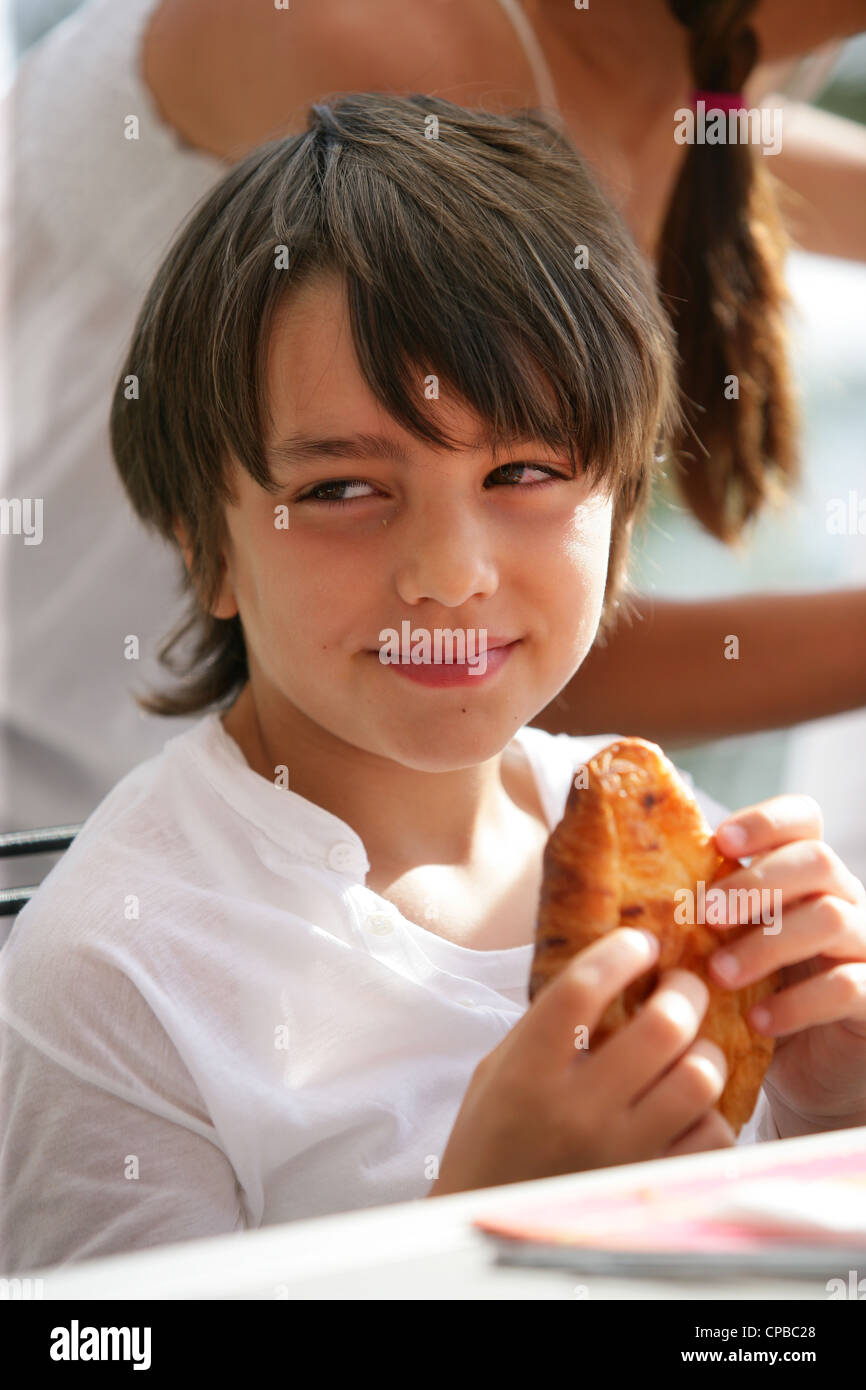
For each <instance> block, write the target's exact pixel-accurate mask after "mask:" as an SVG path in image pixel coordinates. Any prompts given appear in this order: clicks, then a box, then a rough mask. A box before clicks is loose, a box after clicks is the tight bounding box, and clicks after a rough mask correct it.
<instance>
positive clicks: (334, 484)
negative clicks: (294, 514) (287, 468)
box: [298, 478, 372, 504]
mask: <svg viewBox="0 0 866 1390" xmlns="http://www.w3.org/2000/svg"><path fill="white" fill-rule="evenodd" d="M365 487H366V488H370V487H371V485H370V483H365V482H362V481H361V479H360V478H332V479H330V481H329V482H327V483H317V484H316V486H315V487H311V488H310V490H309V492H305V493H304V495H303V497H299V498H298V501H299V502H306V501H313V502H334V503H338V504H339V503H340V502H352V501H353V500H354V498H355V497H357V496H359V494H358V493H357V492H353V493H352V495H351V496H350V497H341V496H337V495H336V494H338V493H340V492H342V490H343V489H344V488H352V489H355V488H365ZM371 491H372V488H371Z"/></svg>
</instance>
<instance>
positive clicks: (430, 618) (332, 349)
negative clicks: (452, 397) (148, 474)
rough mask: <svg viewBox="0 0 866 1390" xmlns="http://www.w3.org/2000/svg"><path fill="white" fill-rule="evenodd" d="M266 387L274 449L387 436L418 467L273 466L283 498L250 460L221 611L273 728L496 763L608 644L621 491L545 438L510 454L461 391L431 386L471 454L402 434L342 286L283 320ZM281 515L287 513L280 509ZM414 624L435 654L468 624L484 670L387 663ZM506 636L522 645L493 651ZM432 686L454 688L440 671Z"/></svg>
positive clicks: (282, 314)
mask: <svg viewBox="0 0 866 1390" xmlns="http://www.w3.org/2000/svg"><path fill="white" fill-rule="evenodd" d="M268 391H269V401H270V409H271V414H272V417H273V421H274V426H273V430H272V432H271V434H270V435H269V436H268V438H267V441H266V442H267V444H268V446H269V447H273V445H275V444H276V443H277V442H279V441H283V440H286V439H288V437H289V436H299V435H304V436H313V437H316V438H325V437H327V438H331V437H334V436H339V437H340V438H345V437H347V436H352V435H357V434H361V433H364V434H367V435H381V436H385V437H387V439H389V440H391V441H393V442H394V444H395V445H397V446H399V447H400V448H402V449H403V450H405V453H406V456H407V457H406V460H405V461H400V460H397V459H393V458H388V457H382V456H378V455H375V454H374V453H373V452H371V451H370V450H369V448H368V449H366V450H365V452H364V453H363V454H362V455H361V456H359V457H355V458H348V457H346V456H345V454H344V456H343V457H331V456H328V455H320V456H317V457H313V458H308V459H306V460H305V461H303V462H301V463H295V464H292V465H287V464H285V463H282V464H280V463H277V462H276V461H274V460H273V459H272V461H271V467H272V473H273V476H274V477H275V479H277V480H278V481H279V483H280V486H281V491H280V492H279V493H277V494H273V495H272V494H270V493H268V492H265V491H264V490H263V489H262V488H260V487H259V486H258V484H256V483H255V482H254V481H253V479H252V478H250V476H249V474H248V473H247V472H246V470H245V469H243V468H241V467H240V466H238V465H235V467H234V470H233V472H232V475H231V484H232V488H233V490H234V493H235V497H236V499H237V503H236V505H233V506H229V507H228V508H227V510H226V523H227V530H228V545H227V549H226V551H225V556H224V558H225V566H226V567H225V575H224V580H223V586H222V591H221V593H220V596H219V600H218V603H217V605H216V606H215V607H214V609H213V610H212V611H213V612H214V613H215V615H216V616H218V617H222V618H228V617H231V616H233V615H234V614H235V613H236V612H239V613H240V617H241V621H242V624H243V629H244V636H245V640H246V644H247V652H248V655H249V666H250V679H251V683H252V693H253V696H254V698H255V701H256V706H257V709H258V710H259V717H260V719H261V718H262V717H263V716H264V717H265V718H266V719H267V721H268V722H269V723H270V724H271V725H272V728H271V730H270V732H271V736H272V737H279V733H280V730H281V729H283V730H284V731H286V732H288V731H289V730H290V729H292V728H297V727H298V715H300V716H301V717H302V718H301V723H303V722H304V720H308V721H311V722H312V724H314V725H316V726H318V728H319V729H320V730H324V731H326V732H327V734H329V735H331V736H332V737H334V738H337V739H339V740H342V741H343V742H345V743H348V744H350V745H352V746H354V747H355V748H360V749H364V750H365V751H366V752H368V753H371V754H374V755H377V756H380V757H384V758H388V759H393V760H395V761H397V762H398V763H400V764H402V765H404V766H406V767H411V768H415V769H419V770H427V771H445V770H450V769H456V768H460V767H467V766H470V765H473V764H475V763H479V762H482V761H484V760H486V759H488V758H491V757H493V756H495V755H496V754H497V753H499V752H500V751H501V750H502V749H503V748H504V747H505V746H506V745H507V744H508V742H509V741H510V740H511V738H512V737H513V735H514V733H515V732H516V730H517V729H519V728H520V727H521V726H522V725H523V724H525V723H526V722H527V721H528V720H530V719H532V718H533V717H534V716H535V715H536V714H537V713H538V712H539V711H540V710H541V709H543V708H544V707H545V706H546V705H547V704H548V703H549V702H550V701H551V700H552V699H553V697H554V696H555V695H556V694H557V693H558V692H559V691H560V690H561V689H562V687H563V686H564V685H565V684H566V683H567V682H568V680H569V679H570V678H571V676H572V675H573V674H574V672H575V671H576V670H577V668H578V667H579V666H580V664H581V662H582V661H583V659H584V657H585V656H586V654H587V652H588V651H589V648H590V646H591V645H592V641H593V638H594V636H595V632H596V628H597V625H598V621H599V617H600V614H601V608H602V600H603V595H604V586H605V579H606V575H607V562H608V547H609V542H610V527H611V502H610V500H609V498H607V497H604V496H602V495H601V494H600V493H598V492H596V493H593V492H592V491H591V490H590V488H589V487H588V485H587V484H586V483H585V482H584V481H583V480H582V479H581V478H580V477H579V476H578V477H577V478H574V479H572V478H570V477H569V476H568V474H569V462H568V459H567V458H562V457H559V456H558V455H557V452H556V451H555V450H553V449H551V448H549V447H548V446H546V445H544V444H542V443H529V442H526V443H523V444H521V445H520V446H514V447H512V448H510V449H509V450H508V451H507V452H502V453H501V454H500V456H499V457H498V458H497V459H494V458H493V457H492V456H491V453H490V450H489V448H488V447H487V446H480V438H478V437H476V436H477V435H478V433H479V431H480V427H479V422H478V421H477V419H475V418H473V417H472V416H471V415H469V414H468V413H467V412H466V411H465V410H462V409H460V408H458V406H457V405H456V403H455V404H454V405H449V402H448V400H447V391H446V392H443V393H442V397H441V398H440V399H439V400H426V399H425V382H424V379H423V377H422V376H420V375H419V380H418V400H419V405H420V406H421V407H422V408H423V409H426V410H429V411H430V412H431V415H432V416H433V418H435V419H436V420H437V421H438V422H439V423H440V424H444V425H445V427H446V428H447V429H448V430H449V432H450V434H451V437H452V438H458V439H460V440H461V442H464V441H465V442H466V444H467V447H466V448H462V449H461V450H459V451H455V452H450V451H448V450H442V449H438V448H434V447H433V446H431V445H428V444H426V443H422V442H421V441H419V440H418V439H416V438H415V437H414V436H413V435H410V434H409V433H407V432H406V431H405V430H403V429H402V428H401V427H400V426H399V425H398V424H397V423H396V422H395V421H394V420H393V419H392V418H391V417H390V416H389V415H388V414H387V413H386V412H385V411H384V410H383V408H382V407H381V406H380V405H379V404H378V402H377V401H376V399H375V397H374V396H373V395H372V394H371V392H370V390H369V388H368V387H367V385H366V383H365V382H364V380H363V377H362V376H361V373H360V370H359V368H358V365H357V361H356V359H355V354H354V349H353V345H352V338H351V332H350V329H349V322H348V308H347V306H346V303H345V299H344V290H343V284H342V281H341V280H339V279H337V278H335V277H331V276H328V277H323V276H319V277H316V278H315V279H312V280H310V281H308V282H307V283H306V284H304V285H302V286H301V287H300V288H299V289H297V290H296V291H294V292H293V295H292V296H291V298H290V300H289V303H288V305H287V306H285V305H284V306H282V308H281V310H280V311H279V312H278V314H277V317H276V319H275V322H274V328H273V332H272V335H271V340H270V343H269V345H268ZM470 445H473V446H478V447H469V446H470ZM518 464H519V465H523V467H522V469H521V468H520V467H517V466H516V465H518ZM539 466H543V467H544V468H549V469H551V470H553V471H554V473H555V474H556V475H557V476H556V477H550V476H549V475H548V474H547V473H545V472H542V471H540V469H539ZM347 482H348V484H349V485H347ZM338 483H342V486H337V484H338ZM485 484H486V486H485ZM311 494H314V495H313V496H311ZM317 498H319V499H322V498H324V499H338V498H344V499H346V500H344V501H343V502H342V503H341V504H340V505H334V502H333V501H329V500H316V499H317ZM283 506H287V507H288V512H287V513H286V512H285V511H282V512H280V511H279V510H277V511H276V512H275V509H280V508H282V507H283ZM281 516H282V518H283V520H284V521H285V517H286V516H287V517H288V527H287V529H286V528H285V525H283V526H282V527H281V526H280V525H279V524H278V522H279V520H280V517H281ZM406 622H408V623H409V625H410V629H409V630H411V632H412V633H413V634H416V635H417V634H418V633H421V632H427V633H428V634H429V637H430V652H431V655H433V654H435V650H436V648H435V636H436V630H437V629H439V630H440V639H441V640H442V642H443V644H444V643H446V642H447V639H446V638H444V636H442V634H443V631H444V630H445V629H451V630H452V632H453V631H455V630H460V629H463V630H464V632H465V633H466V635H467V643H468V642H471V641H472V640H473V638H474V641H475V647H474V648H470V647H469V646H468V644H467V649H466V650H467V653H469V660H470V662H471V659H472V653H475V654H476V665H477V666H478V668H479V670H480V669H481V668H482V667H483V666H485V665H486V670H485V672H484V674H476V675H472V676H470V675H468V672H465V671H464V681H463V683H462V684H438V685H437V684H428V683H421V682H419V681H417V680H414V679H410V678H409V677H408V676H407V675H406V674H405V673H406V671H407V670H409V671H410V672H415V673H416V674H417V673H418V672H419V671H420V672H421V674H423V675H427V676H429V675H430V674H431V666H430V665H429V664H427V665H422V666H420V667H419V665H417V664H415V663H411V662H410V663H409V664H408V666H407V665H393V664H384V663H383V662H382V661H381V660H380V658H379V652H380V650H381V649H382V647H383V645H384V640H385V639H384V638H383V637H380V634H383V633H384V630H385V629H392V630H394V631H395V632H396V633H397V634H400V635H401V651H403V650H407V649H406V648H405V647H404V646H403V642H402V635H403V632H404V631H406V629H402V628H401V624H403V623H406ZM482 632H485V633H486V639H485V638H483V637H482V635H481V634H482ZM455 640H456V639H455ZM485 640H486V645H487V653H486V662H485V660H484V659H483V658H482V657H481V651H482V649H483V643H484V641H485ZM503 640H504V641H505V642H508V643H513V645H512V646H511V647H510V649H509V650H508V652H507V653H504V654H503V653H502V652H500V653H498V654H497V653H495V652H494V651H493V648H494V646H495V645H496V644H498V643H500V642H502V641H503ZM416 651H421V652H422V653H423V644H422V645H420V646H419V645H416ZM447 651H448V648H447V645H443V646H442V648H441V652H442V653H447ZM407 654H408V651H407ZM460 654H461V655H462V653H460ZM442 660H443V656H442V655H440V657H439V661H440V663H441V662H442ZM444 660H446V661H447V660H448V657H447V655H445V656H444ZM432 673H433V674H438V675H439V676H442V675H443V674H446V675H447V672H445V673H443V669H442V665H441V664H439V665H438V666H434V667H433V668H432Z"/></svg>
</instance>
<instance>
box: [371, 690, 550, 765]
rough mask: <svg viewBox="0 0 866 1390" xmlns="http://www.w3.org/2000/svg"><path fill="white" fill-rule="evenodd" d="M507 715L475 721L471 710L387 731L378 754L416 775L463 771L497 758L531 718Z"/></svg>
mask: <svg viewBox="0 0 866 1390" xmlns="http://www.w3.org/2000/svg"><path fill="white" fill-rule="evenodd" d="M531 718H533V715H532V714H531V713H528V714H527V715H526V716H525V717H522V718H521V717H515V716H514V715H513V714H509V715H505V714H503V715H502V716H501V717H500V718H498V719H497V718H496V717H495V716H491V715H490V714H489V713H488V714H487V715H485V716H481V715H480V714H479V717H476V718H474V719H473V718H471V717H470V711H469V707H468V706H467V707H466V709H465V711H464V712H458V714H457V715H456V716H455V715H451V716H450V717H449V718H448V719H445V718H442V719H438V720H437V719H430V720H429V721H428V722H426V723H424V724H422V725H420V726H419V725H414V726H413V727H408V726H407V727H406V728H405V729H400V728H398V727H394V726H393V725H392V726H391V727H390V728H389V729H388V730H387V731H385V730H383V731H382V732H383V738H382V741H381V743H380V745H379V748H378V750H377V751H379V752H381V753H382V755H383V756H384V757H387V758H390V759H391V760H392V761H394V762H397V763H399V764H400V765H401V766H402V767H406V768H411V769H412V770H413V771H415V772H459V771H461V770H462V769H464V768H467V767H477V766H478V765H479V764H480V763H485V762H488V761H489V760H490V759H491V758H495V757H497V756H498V755H499V754H500V753H501V752H503V750H504V749H505V748H507V747H508V745H509V743H510V742H511V740H512V739H513V737H514V735H515V734H516V733H517V730H518V729H519V728H521V727H522V726H523V725H524V724H525V723H527V721H528V720H529V719H531Z"/></svg>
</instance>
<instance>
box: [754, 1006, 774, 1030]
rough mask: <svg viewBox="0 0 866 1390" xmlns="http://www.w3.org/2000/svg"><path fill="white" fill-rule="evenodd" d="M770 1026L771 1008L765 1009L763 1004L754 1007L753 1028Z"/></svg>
mask: <svg viewBox="0 0 866 1390" xmlns="http://www.w3.org/2000/svg"><path fill="white" fill-rule="evenodd" d="M769 1026H770V1010H769V1009H765V1008H764V1007H763V1005H759V1006H758V1008H757V1009H753V1010H752V1027H753V1028H763V1029H766V1028H769Z"/></svg>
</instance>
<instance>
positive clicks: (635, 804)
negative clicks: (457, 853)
mask: <svg viewBox="0 0 866 1390" xmlns="http://www.w3.org/2000/svg"><path fill="white" fill-rule="evenodd" d="M584 780H585V782H586V785H585V786H584V785H581V782H582V781H584ZM739 867H740V863H739V861H738V860H736V859H727V858H725V856H724V855H722V854H720V853H719V851H718V850H717V848H716V846H715V843H714V841H713V832H712V831H711V829H710V828H709V826H708V825H707V823H706V821H705V820H704V817H703V815H702V813H701V809H700V807H699V806H698V804H697V802H696V801H695V799H694V797H693V796H692V795H691V793H690V792H689V790H688V788H687V787H686V785H685V784H684V782H683V781H682V779H681V778H680V776H679V775H678V773H677V771H676V769H675V767H674V766H673V764H672V763H671V762H670V761H669V760H668V758H666V757H665V755H664V753H663V752H662V751H661V749H660V748H658V747H656V745H655V744H654V743H648V742H647V741H646V740H644V739H641V738H623V739H619V740H617V742H615V743H611V744H609V745H608V746H607V747H606V748H603V749H602V750H601V752H599V753H597V754H596V755H595V757H593V758H592V759H591V760H590V761H589V763H588V764H587V765H586V769H585V778H581V777H575V779H574V780H573V782H572V787H571V791H570V793H569V797H568V802H567V804H566V808H565V814H564V815H563V818H562V820H561V821H560V823H559V825H558V826H557V827H556V829H555V830H554V831H553V833H552V834H551V836H550V839H549V840H548V843H547V848H546V850H545V853H544V875H543V880H542V886H541V895H540V900H539V911H538V920H537V923H536V934H535V953H534V958H533V963H532V972H531V976H530V981H529V998H530V1001H531V1000H533V999H534V998H535V997H536V995H537V994H538V993H539V991H540V990H541V989H542V988H543V987H544V986H545V985H546V984H547V983H548V982H549V981H550V980H552V979H553V978H554V977H555V976H556V975H557V974H558V973H559V971H560V970H561V969H562V968H563V966H564V965H565V964H566V963H567V962H568V961H569V960H570V959H571V958H572V956H574V955H575V954H576V952H578V951H581V950H583V949H584V948H585V947H586V946H589V945H590V944H591V942H593V941H596V940H597V939H598V938H599V937H601V936H604V935H605V933H606V932H609V931H611V930H613V929H614V928H615V927H641V928H643V929H645V930H648V931H651V932H654V933H655V935H656V936H657V937H658V939H659V945H660V950H659V958H658V961H657V963H656V965H655V967H654V968H653V969H652V970H651V971H648V972H647V973H646V974H644V975H642V976H641V977H640V979H638V980H636V981H635V982H634V983H633V984H631V985H629V986H628V988H627V989H626V990H625V991H624V992H623V993H622V994H621V995H619V996H618V997H617V998H616V999H615V1000H614V1001H613V1002H612V1004H611V1005H610V1006H609V1008H608V1009H607V1010H606V1011H605V1013H604V1014H603V1015H602V1018H601V1020H600V1022H599V1024H598V1026H597V1027H596V1028H595V1029H593V1030H592V1032H591V1034H590V1036H589V1046H590V1047H591V1048H594V1047H596V1046H598V1045H599V1044H600V1043H602V1042H603V1041H604V1039H605V1038H606V1037H608V1036H609V1035H610V1034H611V1033H613V1032H615V1031H616V1030H617V1029H618V1028H620V1027H622V1025H623V1024H624V1023H625V1022H626V1021H627V1020H628V1019H629V1018H631V1017H632V1016H633V1015H634V1014H635V1013H636V1012H637V1011H638V1010H639V1009H640V1007H641V1005H642V1004H643V1002H644V1000H645V999H646V998H647V997H648V995H650V994H651V993H652V992H653V990H654V989H655V987H656V985H657V984H658V980H659V976H660V974H661V973H662V972H663V971H665V970H669V969H671V968H672V967H674V966H676V967H679V968H680V969H683V970H690V971H692V972H693V973H694V974H696V975H698V976H700V978H701V979H702V980H703V982H704V984H705V985H706V987H707V989H708V990H709V995H710V998H709V1004H708V1006H707V1011H706V1014H705V1015H704V1018H703V1020H702V1023H701V1026H700V1028H699V1030H698V1036H699V1037H703V1038H709V1039H711V1040H712V1041H713V1042H714V1043H716V1044H717V1045H718V1046H719V1047H720V1048H721V1049H722V1051H723V1052H724V1054H725V1057H726V1059H727V1064H728V1076H727V1081H726V1084H725V1089H724V1091H723V1092H722V1095H721V1097H720V1098H719V1101H718V1102H717V1107H718V1109H719V1111H720V1112H721V1114H722V1115H723V1116H724V1118H725V1119H726V1120H727V1122H728V1124H729V1125H730V1126H731V1128H732V1129H733V1131H734V1133H735V1134H738V1133H739V1131H740V1129H741V1128H742V1126H743V1124H744V1123H745V1122H746V1120H748V1119H749V1117H750V1116H751V1114H752V1112H753V1110H754V1108H755V1103H756V1101H757V1099H758V1093H759V1091H760V1088H761V1084H762V1082H763V1079H764V1076H765V1074H766V1071H767V1068H768V1067H769V1065H770V1062H771V1060H772V1056H773V1039H772V1038H768V1037H764V1036H762V1035H761V1034H759V1033H756V1032H754V1030H753V1029H752V1028H751V1027H750V1026H749V1024H748V1022H747V1019H746V1014H747V1011H748V1010H749V1009H750V1008H751V1007H752V1005H753V1004H755V1003H756V1001H757V1000H759V999H763V998H764V997H765V996H766V995H767V994H770V993H772V991H773V990H775V989H776V988H777V987H778V985H779V983H780V981H779V977H778V975H772V976H770V977H767V978H766V979H763V980H759V981H757V982H756V983H755V984H752V985H747V986H745V987H744V988H742V989H724V988H722V987H721V986H719V985H718V984H717V983H716V981H715V980H714V979H713V978H712V976H711V975H710V973H709V971H708V969H707V957H708V956H709V955H710V954H711V953H712V952H713V951H715V950H717V949H718V948H719V947H720V946H721V945H723V944H724V943H726V942H733V941H736V940H737V938H738V937H740V936H742V935H743V934H744V933H745V932H748V931H753V930H754V929H755V927H754V925H752V924H750V923H743V924H740V925H737V926H734V927H726V928H725V929H724V930H721V931H720V930H718V929H715V928H713V927H712V926H711V925H707V924H704V923H701V922H690V923H686V924H682V925H681V924H679V923H678V922H677V921H676V920H675V911H676V908H677V904H678V903H682V902H683V901H684V900H683V899H678V898H677V897H676V894H677V891H678V890H681V889H690V890H691V891H692V893H694V894H695V901H697V896H698V887H697V886H698V882H699V881H700V880H702V881H703V883H704V885H705V889H706V890H708V889H709V887H710V886H711V885H712V883H714V882H715V881H716V880H717V879H720V878H722V877H724V876H726V875H728V874H731V873H733V872H734V870H735V869H737V868H739ZM682 915H683V913H682V911H680V916H682ZM690 915H691V916H697V915H698V914H697V913H691V914H690ZM708 915H709V914H708Z"/></svg>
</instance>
